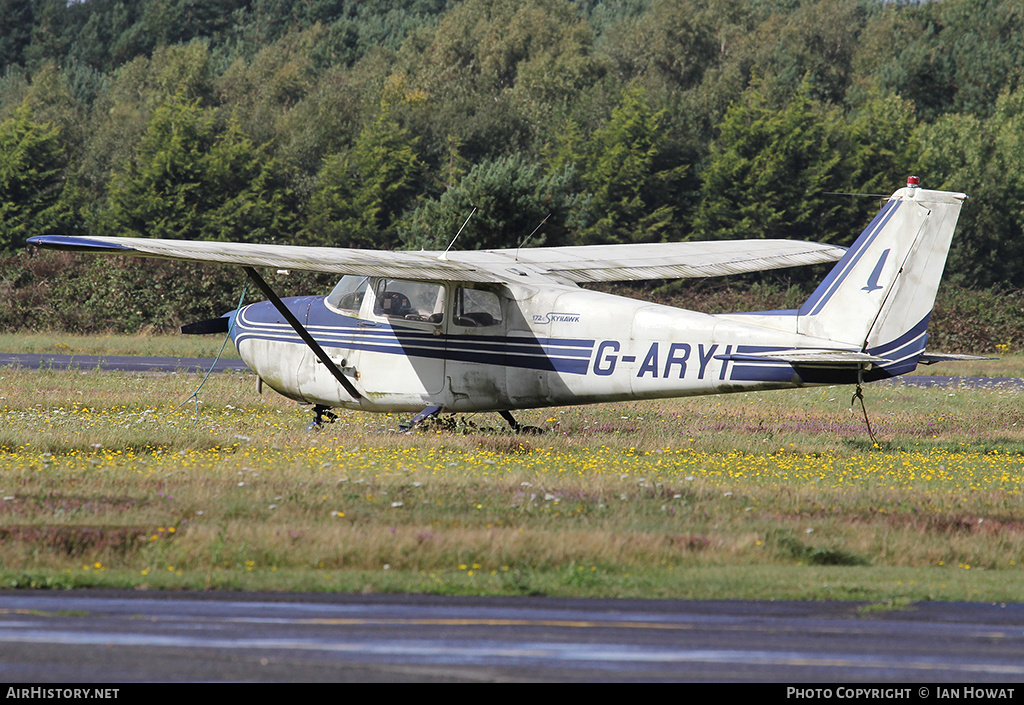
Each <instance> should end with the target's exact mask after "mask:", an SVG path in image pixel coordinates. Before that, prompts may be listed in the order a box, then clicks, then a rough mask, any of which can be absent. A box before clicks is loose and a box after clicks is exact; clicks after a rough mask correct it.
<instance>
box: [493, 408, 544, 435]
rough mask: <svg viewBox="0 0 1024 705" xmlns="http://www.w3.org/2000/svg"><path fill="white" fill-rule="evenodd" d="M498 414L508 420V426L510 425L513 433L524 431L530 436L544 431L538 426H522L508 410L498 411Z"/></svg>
mask: <svg viewBox="0 0 1024 705" xmlns="http://www.w3.org/2000/svg"><path fill="white" fill-rule="evenodd" d="M498 415H499V416H501V418H503V419H505V421H507V422H508V425H509V427H511V429H512V431H513V433H525V434H527V435H530V436H538V435H540V434H542V433H544V429H543V428H540V427H538V426H523V425H522V424H520V423H519V422H518V421H516V417H514V416H513V415H512V413H511V412H509V411H499V412H498Z"/></svg>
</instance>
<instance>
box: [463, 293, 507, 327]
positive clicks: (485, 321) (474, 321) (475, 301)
mask: <svg viewBox="0 0 1024 705" xmlns="http://www.w3.org/2000/svg"><path fill="white" fill-rule="evenodd" d="M454 316H455V317H454V318H453V319H452V320H453V322H454V323H455V325H457V326H465V327H466V328H485V327H487V326H496V325H498V324H499V323H501V299H499V298H498V295H497V294H495V293H493V292H490V291H485V290H483V289H468V288H465V287H459V288H458V289H457V290H456V291H455V312H454Z"/></svg>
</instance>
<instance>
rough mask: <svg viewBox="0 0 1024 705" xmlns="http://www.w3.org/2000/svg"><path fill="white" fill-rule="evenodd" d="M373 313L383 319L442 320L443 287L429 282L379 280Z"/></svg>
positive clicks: (434, 321) (437, 321)
mask: <svg viewBox="0 0 1024 705" xmlns="http://www.w3.org/2000/svg"><path fill="white" fill-rule="evenodd" d="M373 312H374V313H375V314H376V315H378V316H384V317H386V318H402V319H405V320H408V321H426V322H428V323H440V322H441V321H442V320H443V319H444V287H443V286H441V285H440V284H434V283H432V282H420V281H409V280H404V279H381V280H380V281H379V282H377V289H376V296H375V299H374V304H373Z"/></svg>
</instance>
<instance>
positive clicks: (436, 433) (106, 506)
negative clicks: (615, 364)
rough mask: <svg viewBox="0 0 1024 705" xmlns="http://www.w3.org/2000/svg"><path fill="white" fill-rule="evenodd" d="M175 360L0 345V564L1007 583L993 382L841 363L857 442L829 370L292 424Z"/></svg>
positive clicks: (498, 586) (903, 592)
mask: <svg viewBox="0 0 1024 705" xmlns="http://www.w3.org/2000/svg"><path fill="white" fill-rule="evenodd" d="M65 340H66V339H65ZM188 340H195V339H188ZM199 340H202V339H199ZM151 342H152V341H151ZM207 343H208V344H210V349H211V350H212V352H188V353H184V352H181V353H179V352H172V353H167V352H145V351H144V348H142V347H137V345H135V344H128V345H126V347H117V348H116V349H117V350H118V351H119V352H118V353H117V354H175V355H183V356H189V357H193V356H212V355H214V354H216V350H217V349H219V346H220V340H216V341H213V340H209V341H207ZM214 343H215V344H214ZM32 344H33V345H36V344H38V345H40V346H41V345H43V344H44V343H41V342H39V343H32ZM67 344H68V345H69V347H72V348H73V349H75V350H78V349H79V347H81V348H82V349H83V353H82V354H85V353H84V349H86V348H87V349H89V350H90V351H91V352H90V354H98V353H109V354H114V353H112V352H111V349H107V348H104V347H103V346H104V343H99V344H97V343H93V342H90V343H88V344H86V343H85V342H84V341H82V342H81V343H80V342H78V341H69V342H68V343H67ZM117 345H118V346H121V345H123V343H121V342H118V343H117ZM88 346H94V347H88ZM156 347H157V348H159V347H160V346H156ZM125 349H130V350H132V351H133V352H132V353H128V352H123V350H125ZM161 349H162V348H161ZM23 351H25V350H23ZM37 351H38V350H37ZM975 364H977V363H975ZM988 364H989V365H990V366H991V370H990V371H989V374H991V375H992V376H1017V375H1016V374H1014V373H1013V372H1012V370H1014V369H1017V368H1018V367H1020V361H1019V360H1016V359H1013V358H1009V359H1004V360H1001V361H999V362H997V363H988ZM968 369H969V368H968ZM931 370H934V371H935V372H936V373H941V374H977V372H970V371H961V370H958V369H957V366H945V367H942V366H936V367H935V368H930V370H926V371H931ZM201 379H202V376H201V375H186V374H151V373H150V374H139V373H115V372H95V371H93V372H77V371H76V372H55V371H28V370H14V369H10V368H7V369H2V370H0V414H2V417H3V423H2V425H0V449H2V450H0V452H2V456H0V539H2V540H0V584H2V585H3V586H5V587H9V588H14V587H52V588H67V587H87V586H95V587H99V586H104V587H134V588H139V589H184V588H188V589H246V590H296V591H366V592H370V591H372V592H394V591H410V592H436V593H446V594H547V595H592V596H598V595H600V596H636V597H685V598H757V599H857V600H866V601H868V602H870V603H872V604H873V605H876V606H879V607H881V608H886V607H899V606H900V605H903V604H906V603H908V602H912V601H917V600H926V599H935V600H983V601H1020V600H1022V599H1024V588H1022V587H1021V577H1022V573H1021V572H1020V571H1021V569H1020V564H1021V563H1022V561H1024V507H1022V501H1021V500H1022V495H1021V490H1022V482H1024V405H1022V402H1024V397H1022V393H1021V392H1020V391H1016V390H1012V389H1007V388H995V389H979V390H970V389H962V388H954V389H950V388H941V389H939V388H931V389H917V388H912V387H905V386H894V385H888V384H885V385H880V384H876V385H869V386H868V387H867V388H866V399H867V408H868V411H869V414H870V415H871V421H872V426H873V428H874V429H875V433H876V435H877V437H878V440H879V442H878V445H877V446H876V445H873V444H872V442H871V440H870V439H869V438H868V435H867V432H866V430H865V428H864V421H863V418H862V416H861V412H860V409H859V406H858V407H857V408H855V409H853V408H851V405H850V401H851V393H852V389H850V388H816V389H807V390H795V391H782V392H766V393H758V394H737V395H731V396H722V397H705V398H697V399H684V400H672V401H660V402H645V403H635V404H634V403H630V404H610V405H600V406H590V407H570V408H562V409H544V410H535V411H529V412H523V413H522V414H521V419H520V420H521V421H523V422H526V423H529V424H533V425H537V426H540V427H542V428H544V429H546V431H547V432H546V433H545V434H544V435H541V436H529V437H516V436H513V435H510V434H508V433H506V432H504V431H503V430H502V426H503V424H502V422H501V421H500V420H499V419H498V418H497V417H496V415H488V414H480V415H475V416H467V417H453V418H452V419H449V420H446V421H445V422H443V423H438V424H435V425H434V426H432V427H430V428H427V429H424V430H422V431H420V432H418V433H414V434H408V435H399V434H396V433H395V432H394V429H396V428H397V425H398V423H399V422H400V421H402V420H404V418H398V417H389V416H375V415H369V414H361V413H355V412H342V413H341V415H340V416H341V418H340V420H339V423H336V424H334V425H333V426H329V427H327V428H326V429H325V430H324V431H322V432H309V431H307V430H306V425H307V423H308V422H309V420H310V416H311V414H310V412H309V410H308V409H306V408H303V407H299V406H298V405H296V404H294V403H292V402H289V401H287V400H285V399H283V398H281V397H279V396H277V395H276V394H274V393H272V392H265V393H264V394H263V395H262V396H260V395H257V393H256V384H255V377H254V376H252V375H248V374H221V375H216V376H213V377H211V378H210V380H209V381H207V382H206V384H205V386H204V387H203V389H202V390H200V392H199V393H198V402H199V403H198V405H197V403H196V401H195V400H194V399H190V395H192V393H193V391H194V390H195V388H196V386H197V385H198V384H199V383H200V381H201Z"/></svg>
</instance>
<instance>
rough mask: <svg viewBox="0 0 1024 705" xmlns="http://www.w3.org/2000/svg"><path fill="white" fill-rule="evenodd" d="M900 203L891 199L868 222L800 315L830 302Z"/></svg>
mask: <svg viewBox="0 0 1024 705" xmlns="http://www.w3.org/2000/svg"><path fill="white" fill-rule="evenodd" d="M900 203H901V201H889V202H888V203H886V205H885V206H884V207H883V208H882V210H880V211H879V212H878V215H876V216H875V217H874V219H873V220H872V221H871V222H870V223H869V224H868V227H866V228H865V229H864V231H863V232H862V233H861V234H860V236H859V237H858V238H857V240H856V242H854V243H853V245H852V246H851V247H850V249H849V250H847V251H846V254H845V255H843V258H842V259H841V260H839V263H838V264H837V265H836V266H835V267H833V268H832V271H831V272H829V273H828V276H827V277H825V280H824V281H822V282H821V284H819V285H818V288H817V289H815V290H814V293H813V294H811V298H809V299H807V301H805V302H804V304H803V306H801V307H800V310H799V314H798V315H801V316H813V315H816V314H818V313H820V312H821V309H822V308H824V306H825V304H827V303H828V302H829V300H830V299H831V298H832V296H833V295H834V294H835V293H836V291H838V290H839V287H841V286H842V285H843V282H845V281H846V278H847V277H848V276H850V272H851V271H852V270H853V268H854V267H855V266H857V263H858V262H860V259H861V258H862V257H863V256H864V253H865V252H867V250H868V248H869V247H870V246H871V244H872V243H873V242H874V241H875V238H877V237H878V234H879V233H880V232H881V231H882V229H883V228H884V227H885V225H886V223H888V222H889V219H890V218H892V216H893V214H895V213H896V211H897V209H898V208H899V206H900Z"/></svg>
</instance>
